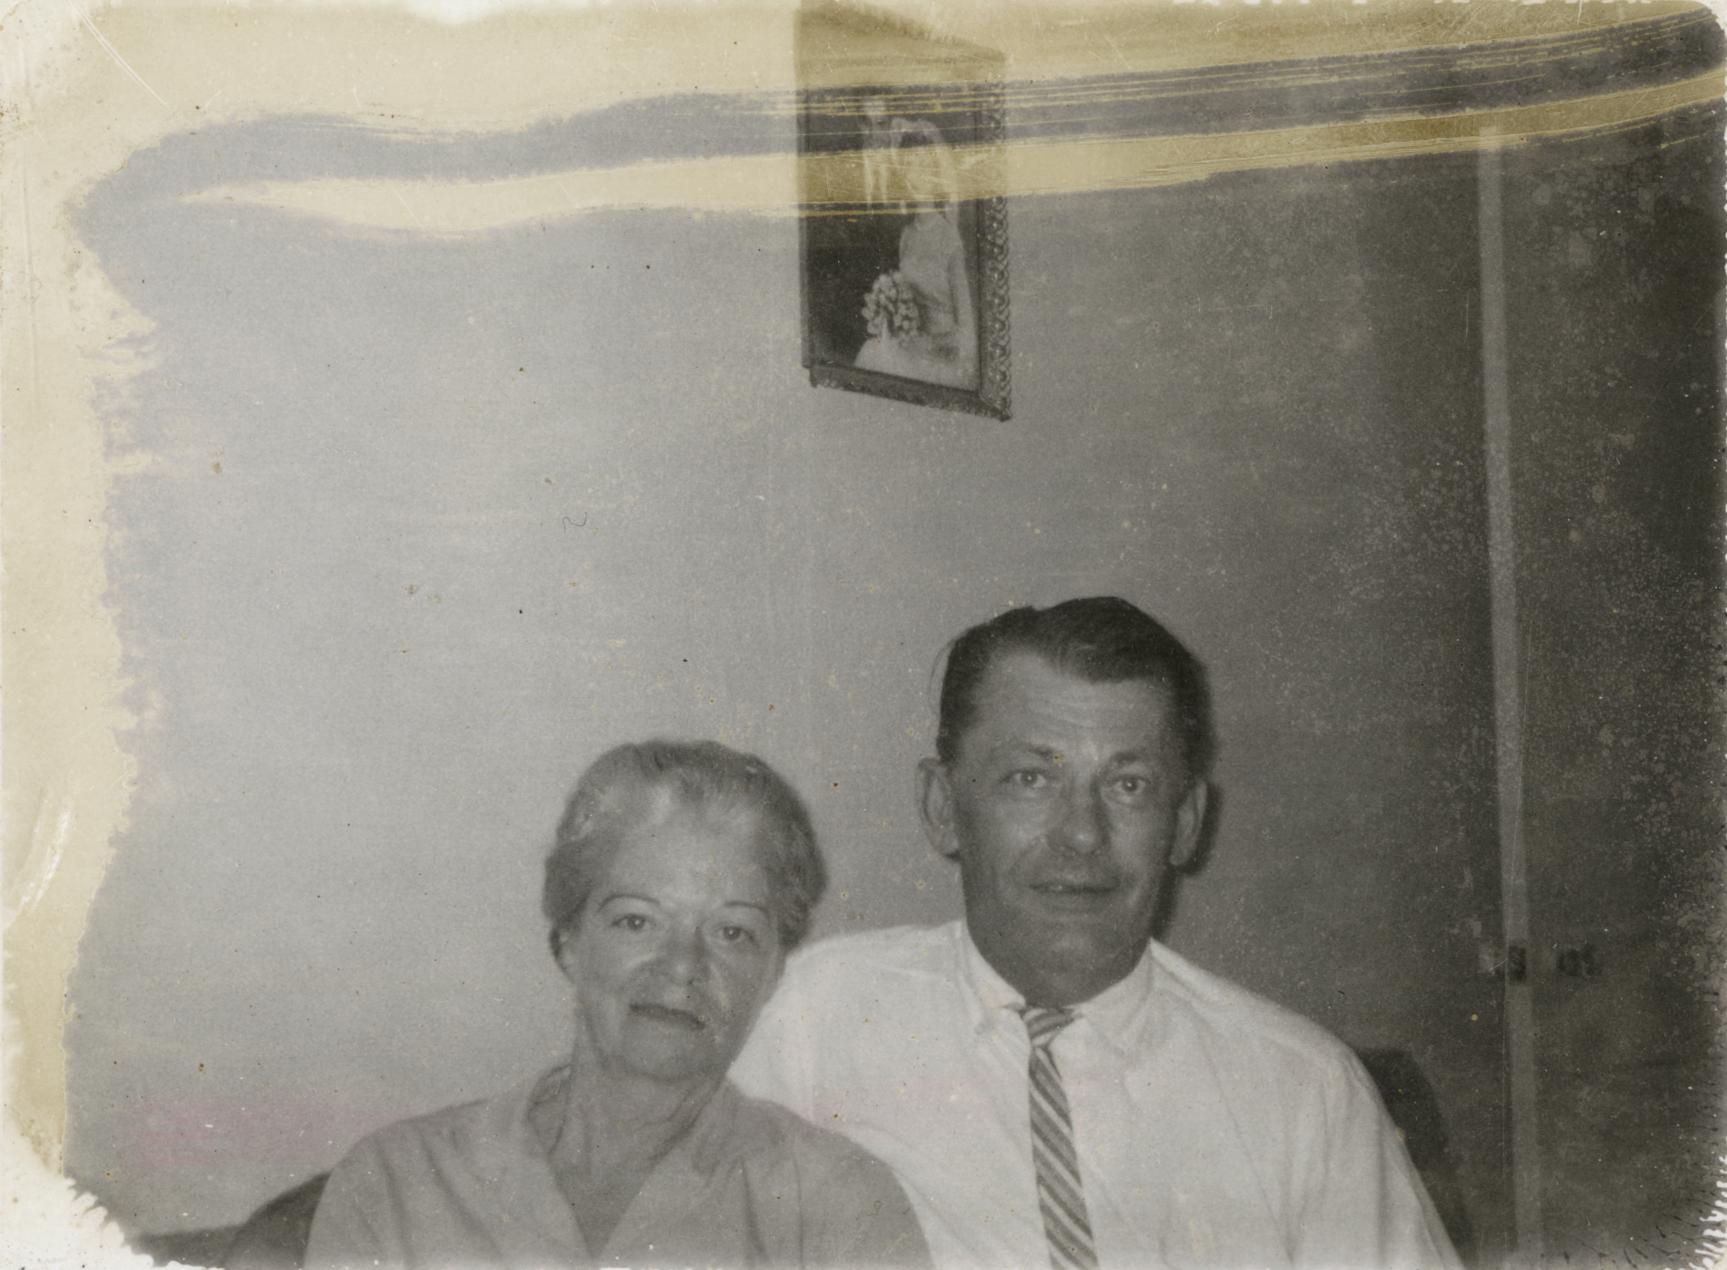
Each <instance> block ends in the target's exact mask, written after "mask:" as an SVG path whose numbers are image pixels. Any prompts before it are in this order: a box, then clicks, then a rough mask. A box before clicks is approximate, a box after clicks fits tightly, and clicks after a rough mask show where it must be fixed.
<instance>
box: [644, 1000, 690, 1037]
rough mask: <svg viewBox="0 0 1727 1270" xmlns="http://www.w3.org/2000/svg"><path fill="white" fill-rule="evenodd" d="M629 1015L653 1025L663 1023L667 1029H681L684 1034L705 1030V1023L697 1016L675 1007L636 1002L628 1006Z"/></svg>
mask: <svg viewBox="0 0 1727 1270" xmlns="http://www.w3.org/2000/svg"><path fill="white" fill-rule="evenodd" d="M630 1013H631V1014H636V1015H640V1016H641V1017H642V1018H644V1019H647V1020H649V1021H650V1022H653V1023H664V1024H666V1025H667V1026H668V1027H675V1028H682V1029H683V1030H684V1031H686V1032H700V1031H703V1030H705V1029H706V1028H707V1023H706V1022H705V1021H704V1020H703V1019H702V1017H701V1016H700V1015H698V1014H692V1013H691V1012H690V1011H688V1010H680V1009H678V1008H676V1007H675V1006H669V1005H659V1004H656V1003H655V1002H652V1001H637V1002H635V1003H634V1004H632V1005H631V1006H630Z"/></svg>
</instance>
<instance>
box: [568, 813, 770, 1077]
mask: <svg viewBox="0 0 1727 1270" xmlns="http://www.w3.org/2000/svg"><path fill="white" fill-rule="evenodd" d="M757 833H758V821H757V818H756V817H755V816H754V815H750V814H742V815H738V814H732V815H722V816H717V817H716V816H713V815H709V814H706V813H703V812H700V811H691V810H689V809H687V808H682V807H673V808H671V809H669V810H662V811H660V813H659V814H658V815H654V816H650V817H648V818H646V819H644V820H641V821H638V822H637V823H636V824H635V825H634V826H633V827H632V828H631V829H629V830H628V831H627V832H626V833H625V834H624V836H623V838H622V839H621V840H620V842H619V844H618V846H617V847H616V848H615V849H614V851H613V853H612V857H611V860H610V861H609V862H608V863H607V864H606V865H605V866H604V869H603V872H602V873H601V875H600V877H599V879H598V881H597V883H596V884H595V886H594V889H593V891H592V893H591V894H590V895H589V897H588V902H587V905H586V907H584V908H583V910H582V915H581V919H580V921H579V923H578V924H577V926H576V929H575V930H574V931H573V932H571V933H570V934H569V935H568V936H566V938H565V939H564V942H563V946H562V951H561V953H560V956H559V959H558V960H559V964H560V965H561V966H562V967H563V970H564V973H565V974H566V975H567V976H568V977H569V979H570V982H571V983H572V984H574V986H575V998H576V1031H577V1038H576V1049H577V1056H578V1058H579V1057H581V1055H582V1052H583V1051H584V1049H585V1050H587V1051H588V1052H589V1053H590V1055H591V1057H592V1058H593V1059H594V1060H595V1061H597V1062H598V1063H599V1064H600V1065H601V1067H603V1068H605V1069H607V1070H611V1071H619V1072H627V1073H633V1074H635V1075H638V1076H647V1077H650V1078H653V1079H657V1080H686V1079H691V1078H699V1077H704V1076H711V1077H719V1076H723V1075H724V1074H725V1072H726V1069H727V1068H728V1067H730V1066H731V1062H732V1059H733V1058H735V1057H736V1056H737V1053H738V1050H740V1049H741V1048H742V1047H743V1043H744V1040H745V1039H746V1038H747V1037H748V1036H749V1031H750V1027H751V1026H752V1025H753V1024H754V1023H755V1019H756V1015H757V1013H759V1012H760V1010H761V1007H762V1005H763V1004H764V1003H765V1002H766V1001H767V999H768V995H769V993H771V992H772V991H773V989H774V984H775V983H776V982H777V981H778V979H779V974H780V968H781V966H782V965H783V964H784V961H785V954H784V952H783V950H782V949H781V948H780V941H779V931H778V927H777V926H776V924H775V922H774V920H773V915H772V892H771V890H770V887H769V883H768V878H767V874H766V871H765V870H764V869H763V868H762V865H761V862H760V859H759V852H758V850H757V847H756V839H757Z"/></svg>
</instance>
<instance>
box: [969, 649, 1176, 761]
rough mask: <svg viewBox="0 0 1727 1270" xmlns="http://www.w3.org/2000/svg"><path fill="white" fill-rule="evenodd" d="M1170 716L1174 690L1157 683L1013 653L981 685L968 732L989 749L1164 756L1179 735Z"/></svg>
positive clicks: (1000, 659)
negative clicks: (1101, 676)
mask: <svg viewBox="0 0 1727 1270" xmlns="http://www.w3.org/2000/svg"><path fill="white" fill-rule="evenodd" d="M1173 715H1174V711H1173V702H1172V699H1171V693H1170V691H1169V688H1168V686H1167V685H1166V684H1164V683H1162V682H1159V681H1157V680H1150V679H1119V680H1094V679H1087V678H1086V677H1085V676H1083V675H1081V674H1079V673H1078V672H1076V671H1072V670H1068V669H1066V668H1065V667H1062V666H1059V665H1057V664H1055V663H1054V662H1052V661H1050V660H1049V659H1048V658H1046V657H1044V656H1042V655H1041V654H1038V653H1032V652H1013V653H1007V654H1004V655H1002V656H999V657H997V658H996V659H995V661H994V662H993V663H992V664H991V665H990V668H989V669H988V671H986V672H985V674H984V676H983V678H982V681H981V682H980V683H979V684H978V691H977V694H976V696H975V698H974V700H973V711H972V719H971V726H970V727H969V728H968V729H967V733H968V734H970V733H979V734H981V735H982V736H987V738H988V742H989V744H990V745H991V746H992V747H994V746H999V745H1002V744H1025V745H1029V746H1033V747H1036V748H1047V749H1056V750H1070V749H1074V748H1076V747H1083V748H1085V749H1088V750H1096V749H1100V748H1103V749H1109V750H1112V751H1114V750H1133V749H1141V748H1147V747H1150V748H1154V749H1161V748H1162V745H1163V743H1164V742H1165V741H1166V740H1167V738H1168V737H1169V736H1171V735H1172V733H1173V732H1174V730H1175V729H1174V723H1175V721H1174V717H1173ZM980 739H981V737H980Z"/></svg>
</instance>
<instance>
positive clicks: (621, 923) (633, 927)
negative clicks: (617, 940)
mask: <svg viewBox="0 0 1727 1270" xmlns="http://www.w3.org/2000/svg"><path fill="white" fill-rule="evenodd" d="M612 925H613V926H616V927H617V928H618V929H619V930H627V931H632V932H633V931H643V930H646V929H647V928H648V919H647V918H645V917H643V916H642V915H641V914H640V913H625V914H624V915H623V916H622V917H619V918H617V919H616V920H614V921H613V922H612Z"/></svg>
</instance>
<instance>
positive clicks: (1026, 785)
mask: <svg viewBox="0 0 1727 1270" xmlns="http://www.w3.org/2000/svg"><path fill="white" fill-rule="evenodd" d="M1007 783H1008V784H1009V785H1012V786H1013V787H1014V788H1015V789H1042V788H1043V787H1044V786H1045V785H1047V784H1048V783H1049V777H1048V776H1046V775H1044V773H1042V772H1038V771H1033V770H1031V769H1030V768H1023V769H1021V770H1020V771H1017V772H1009V773H1008V774H1007Z"/></svg>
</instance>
